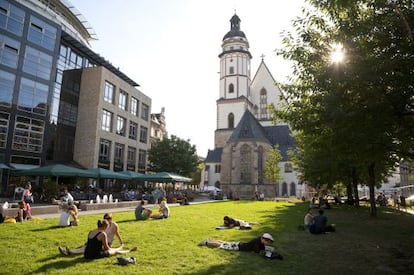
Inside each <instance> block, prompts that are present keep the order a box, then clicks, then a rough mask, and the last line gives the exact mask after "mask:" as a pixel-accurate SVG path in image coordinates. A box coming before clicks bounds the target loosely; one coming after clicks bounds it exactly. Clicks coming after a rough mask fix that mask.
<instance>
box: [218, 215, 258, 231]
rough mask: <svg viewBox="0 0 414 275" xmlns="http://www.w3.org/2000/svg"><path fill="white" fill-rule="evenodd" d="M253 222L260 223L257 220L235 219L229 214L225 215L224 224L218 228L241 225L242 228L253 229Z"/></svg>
mask: <svg viewBox="0 0 414 275" xmlns="http://www.w3.org/2000/svg"><path fill="white" fill-rule="evenodd" d="M252 224H258V223H257V222H246V221H243V220H239V219H234V218H232V217H229V216H224V218H223V225H222V226H219V227H217V229H224V228H233V227H239V228H240V229H242V230H243V229H252V226H251V225H252Z"/></svg>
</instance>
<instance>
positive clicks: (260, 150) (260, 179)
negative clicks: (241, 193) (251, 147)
mask: <svg viewBox="0 0 414 275" xmlns="http://www.w3.org/2000/svg"><path fill="white" fill-rule="evenodd" d="M257 183H258V184H263V147H262V146H259V147H258V148H257Z"/></svg>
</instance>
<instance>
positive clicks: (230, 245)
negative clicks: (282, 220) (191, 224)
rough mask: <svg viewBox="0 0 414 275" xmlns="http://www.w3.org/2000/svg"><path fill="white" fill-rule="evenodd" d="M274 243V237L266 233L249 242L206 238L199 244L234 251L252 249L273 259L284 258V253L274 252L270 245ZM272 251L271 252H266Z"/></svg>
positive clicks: (251, 250)
mask: <svg viewBox="0 0 414 275" xmlns="http://www.w3.org/2000/svg"><path fill="white" fill-rule="evenodd" d="M272 243H273V237H272V235H270V234H269V233H264V234H263V235H262V236H260V237H257V238H254V239H252V240H250V241H248V242H240V241H239V242H228V241H222V240H211V239H205V240H203V241H201V242H200V243H199V244H198V245H199V246H204V245H205V246H208V247H211V248H217V247H218V248H221V249H225V250H234V251H250V252H255V253H258V254H260V255H262V256H266V257H268V258H273V259H282V258H283V257H282V255H280V254H277V253H276V252H273V248H271V247H270V245H271V244H272ZM267 251H270V252H271V253H266V252H267Z"/></svg>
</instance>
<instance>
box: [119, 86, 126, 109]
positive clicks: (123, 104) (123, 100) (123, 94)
mask: <svg viewBox="0 0 414 275" xmlns="http://www.w3.org/2000/svg"><path fill="white" fill-rule="evenodd" d="M127 102H128V94H127V93H126V92H124V91H122V90H121V91H120V92H119V100H118V107H119V108H120V109H122V110H125V111H126V110H127Z"/></svg>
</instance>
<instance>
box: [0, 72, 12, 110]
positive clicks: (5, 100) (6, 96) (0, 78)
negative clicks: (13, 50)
mask: <svg viewBox="0 0 414 275" xmlns="http://www.w3.org/2000/svg"><path fill="white" fill-rule="evenodd" d="M15 77H16V76H15V75H14V74H11V73H7V72H5V71H1V70H0V91H1V92H0V105H2V106H6V107H11V104H12V99H13V89H14V81H15Z"/></svg>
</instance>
